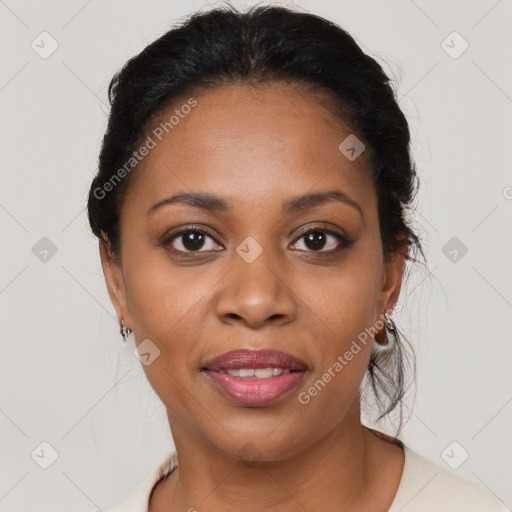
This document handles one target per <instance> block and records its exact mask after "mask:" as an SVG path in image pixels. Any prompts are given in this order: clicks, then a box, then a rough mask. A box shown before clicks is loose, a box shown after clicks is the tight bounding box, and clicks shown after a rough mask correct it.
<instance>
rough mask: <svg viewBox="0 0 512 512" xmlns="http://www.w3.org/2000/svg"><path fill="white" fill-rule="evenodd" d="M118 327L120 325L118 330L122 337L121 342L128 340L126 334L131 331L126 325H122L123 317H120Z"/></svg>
mask: <svg viewBox="0 0 512 512" xmlns="http://www.w3.org/2000/svg"><path fill="white" fill-rule="evenodd" d="M120 327H121V329H120V332H121V336H122V337H123V342H125V341H128V335H129V334H131V333H132V332H133V331H132V330H131V329H127V328H126V326H125V325H124V320H123V319H121V324H120Z"/></svg>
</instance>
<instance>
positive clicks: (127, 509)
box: [94, 450, 178, 512]
mask: <svg viewBox="0 0 512 512" xmlns="http://www.w3.org/2000/svg"><path fill="white" fill-rule="evenodd" d="M177 465H178V456H177V453H176V450H173V451H172V452H170V453H169V454H167V455H166V456H165V458H164V459H163V460H162V461H161V462H160V463H159V464H158V466H157V467H156V468H155V469H154V470H153V471H152V472H151V473H150V474H149V475H146V478H144V480H142V481H141V482H140V483H139V484H138V485H137V486H136V487H135V488H134V489H133V490H132V492H130V494H128V495H126V496H123V497H121V498H118V499H117V500H115V501H112V502H111V503H109V504H108V505H105V506H103V507H101V509H99V510H95V511H94V512H147V510H148V502H149V498H150V496H151V492H152V490H153V488H154V486H155V484H156V483H157V482H158V480H160V478H162V477H164V476H166V475H168V474H169V473H170V472H171V471H172V470H173V469H175V468H176V467H177Z"/></svg>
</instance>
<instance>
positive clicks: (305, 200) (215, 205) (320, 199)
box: [148, 189, 365, 221]
mask: <svg viewBox="0 0 512 512" xmlns="http://www.w3.org/2000/svg"><path fill="white" fill-rule="evenodd" d="M330 200H333V201H338V202H340V203H343V204H347V205H349V206H352V207H353V208H355V209H356V210H357V211H358V212H359V214H360V215H361V217H362V219H363V221H364V220H365V219H364V214H363V210H362V208H361V207H360V206H359V204H358V203H357V202H356V201H354V199H352V198H351V197H350V196H349V195H348V194H346V193H345V192H343V191H341V190H339V189H333V190H327V191H325V192H313V193H310V194H304V195H301V196H296V197H292V198H291V199H288V200H287V201H286V202H285V203H284V204H283V208H282V210H283V212H284V213H295V212H298V211H302V210H306V209H308V208H313V207H315V206H318V205H320V204H323V203H326V202H328V201H330ZM175 203H180V204H188V205H190V206H193V207H195V208H201V209H202V210H208V211H227V210H229V209H230V205H229V202H228V201H226V200H225V199H223V198H221V197H218V196H215V195H213V194H207V193H201V192H182V193H178V194H175V195H173V196H170V197H166V198H165V199H162V200H161V201H158V202H157V203H155V204H154V205H153V206H151V208H150V209H149V210H148V215H151V214H152V213H154V212H155V211H156V210H158V209H160V208H161V207H163V206H165V205H168V204H175Z"/></svg>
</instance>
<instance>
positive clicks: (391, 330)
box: [373, 312, 398, 352]
mask: <svg viewBox="0 0 512 512" xmlns="http://www.w3.org/2000/svg"><path fill="white" fill-rule="evenodd" d="M384 318H385V321H386V333H387V336H386V340H387V341H386V342H384V343H382V342H380V341H377V339H375V343H374V344H373V346H374V348H375V350H377V351H378V352H390V351H392V350H393V349H394V348H395V347H396V345H397V342H398V335H397V329H396V325H395V322H393V320H392V319H391V317H390V316H389V315H388V313H387V312H386V313H384Z"/></svg>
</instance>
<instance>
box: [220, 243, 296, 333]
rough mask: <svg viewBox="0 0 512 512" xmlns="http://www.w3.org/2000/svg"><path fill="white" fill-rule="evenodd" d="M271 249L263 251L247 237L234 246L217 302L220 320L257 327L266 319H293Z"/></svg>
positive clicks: (287, 289)
mask: <svg viewBox="0 0 512 512" xmlns="http://www.w3.org/2000/svg"><path fill="white" fill-rule="evenodd" d="M267 243H268V239H267ZM265 245H266V244H265ZM273 250H274V249H273V248H272V247H271V246H270V245H268V246H266V247H265V248H264V247H263V245H262V244H260V243H259V242H258V241H257V240H256V239H255V238H254V237H251V236H249V237H247V238H246V239H244V240H243V241H242V242H241V243H240V244H239V245H238V246H237V247H236V251H234V252H233V256H232V261H231V262H230V264H231V272H229V275H228V279H227V281H226V283H225V286H224V288H223V291H222V295H221V297H220V299H219V302H218V314H219V316H220V317H221V318H223V319H224V320H226V319H228V318H230V319H233V318H237V319H240V320H242V321H245V322H246V323H247V324H248V325H251V326H257V325H259V324H262V323H264V322H265V321H267V320H268V319H274V321H275V320H277V319H278V318H279V319H281V321H284V322H286V321H290V319H291V318H292V317H294V315H295V301H294V300H293V294H292V293H291V291H290V286H289V284H288V285H287V284H286V283H285V275H286V273H285V272H284V271H283V269H282V268H281V267H280V262H281V259H280V258H279V257H275V255H274V254H273Z"/></svg>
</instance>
